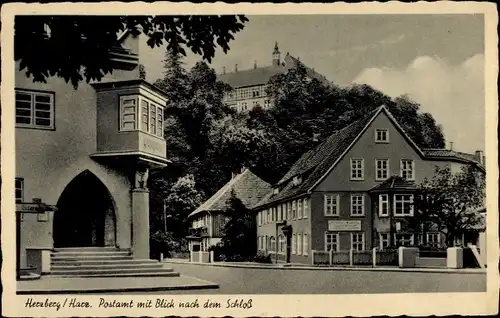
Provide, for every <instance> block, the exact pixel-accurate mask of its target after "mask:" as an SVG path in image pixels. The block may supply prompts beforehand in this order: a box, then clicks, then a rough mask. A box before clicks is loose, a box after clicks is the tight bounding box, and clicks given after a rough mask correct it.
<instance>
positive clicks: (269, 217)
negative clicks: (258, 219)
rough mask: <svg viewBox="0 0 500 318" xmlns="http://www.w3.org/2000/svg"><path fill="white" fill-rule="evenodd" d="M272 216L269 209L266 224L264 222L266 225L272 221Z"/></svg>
mask: <svg viewBox="0 0 500 318" xmlns="http://www.w3.org/2000/svg"><path fill="white" fill-rule="evenodd" d="M272 214H273V211H272V209H271V208H269V209H268V210H267V222H266V223H271V222H272V221H273V219H272Z"/></svg>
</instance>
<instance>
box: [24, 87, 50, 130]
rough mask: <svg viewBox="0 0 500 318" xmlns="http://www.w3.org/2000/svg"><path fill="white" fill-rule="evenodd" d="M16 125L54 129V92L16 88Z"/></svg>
mask: <svg viewBox="0 0 500 318" xmlns="http://www.w3.org/2000/svg"><path fill="white" fill-rule="evenodd" d="M16 126H17V127H29V128H39V129H54V127H55V125H54V94H53V93H44V92H30V91H25V90H16Z"/></svg>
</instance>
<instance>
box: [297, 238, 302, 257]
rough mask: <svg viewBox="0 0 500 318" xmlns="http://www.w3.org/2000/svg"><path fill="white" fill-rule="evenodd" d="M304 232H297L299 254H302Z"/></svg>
mask: <svg viewBox="0 0 500 318" xmlns="http://www.w3.org/2000/svg"><path fill="white" fill-rule="evenodd" d="M302 244H303V243H302V234H301V233H299V234H297V255H302Z"/></svg>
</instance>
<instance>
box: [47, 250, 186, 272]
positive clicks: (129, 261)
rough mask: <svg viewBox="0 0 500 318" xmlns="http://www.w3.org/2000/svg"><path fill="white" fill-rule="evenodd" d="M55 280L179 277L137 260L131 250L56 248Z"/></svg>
mask: <svg viewBox="0 0 500 318" xmlns="http://www.w3.org/2000/svg"><path fill="white" fill-rule="evenodd" d="M50 275H51V276H57V277H153V276H162V277H178V276H180V274H179V273H177V272H174V271H173V269H171V268H166V267H164V266H163V264H162V263H160V262H158V261H157V260H151V259H134V258H133V257H132V253H131V252H130V250H125V249H118V248H114V247H75V248H55V249H54V250H53V252H52V255H51V269H50Z"/></svg>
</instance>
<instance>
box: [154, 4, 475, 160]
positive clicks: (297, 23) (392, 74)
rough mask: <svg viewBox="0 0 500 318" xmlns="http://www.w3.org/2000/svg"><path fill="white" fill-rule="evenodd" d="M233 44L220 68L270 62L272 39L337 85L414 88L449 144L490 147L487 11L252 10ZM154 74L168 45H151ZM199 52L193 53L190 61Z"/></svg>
mask: <svg viewBox="0 0 500 318" xmlns="http://www.w3.org/2000/svg"><path fill="white" fill-rule="evenodd" d="M247 17H248V18H249V21H248V22H247V23H246V24H245V28H244V29H243V30H242V31H241V32H239V33H237V34H235V40H233V41H232V42H230V44H229V46H230V50H229V51H228V52H227V54H224V52H222V51H221V50H218V51H217V52H216V56H215V58H214V59H213V60H212V63H211V64H210V66H211V67H212V68H214V69H215V70H216V72H218V73H220V72H221V71H222V67H223V66H225V67H226V70H227V71H228V72H229V71H232V70H234V67H235V64H238V69H239V70H243V69H249V68H252V67H253V65H254V61H256V62H257V65H258V66H265V65H270V64H271V61H272V56H271V54H272V51H273V47H274V42H275V41H278V44H279V48H280V51H281V53H282V57H283V56H284V55H285V54H286V53H287V52H290V54H291V55H293V56H295V57H299V58H300V60H301V61H302V62H303V63H305V64H306V65H307V66H309V67H312V68H315V69H316V71H318V72H320V73H322V74H323V75H325V76H326V77H327V78H328V79H329V80H332V81H334V82H335V83H336V84H338V85H341V86H346V85H349V84H352V83H359V84H368V85H371V86H372V87H374V88H376V89H379V90H381V91H382V92H384V93H385V94H387V95H389V96H391V97H397V96H399V95H402V94H408V95H409V96H410V97H411V98H412V99H413V100H414V101H416V102H418V103H420V105H421V111H423V112H429V113H431V114H432V115H433V116H434V118H435V119H436V121H437V123H438V124H440V125H442V127H443V131H444V134H445V138H446V141H447V145H448V144H449V142H450V141H451V142H453V149H454V150H458V151H464V152H474V151H475V150H484V139H485V138H484V111H485V106H484V94H485V93H484V26H483V25H484V18H483V16H482V15H472V14H468V15H464V14H462V15H437V14H435V15H430V14H429V15H408V14H406V15H402V14H399V15H396V14H394V15H295V16H293V15H281V16H247ZM146 55H147V59H146V61H145V62H144V64H145V66H146V70H147V77H148V80H150V81H154V80H156V79H157V78H159V77H161V76H162V68H161V67H158V66H159V65H161V61H162V59H163V50H162V49H154V50H152V49H150V50H148V51H147V54H146ZM200 59H201V58H200V57H199V56H196V55H194V54H188V56H187V57H186V59H185V66H186V67H187V68H189V67H191V66H193V65H194V63H196V62H197V61H199V60H200Z"/></svg>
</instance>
